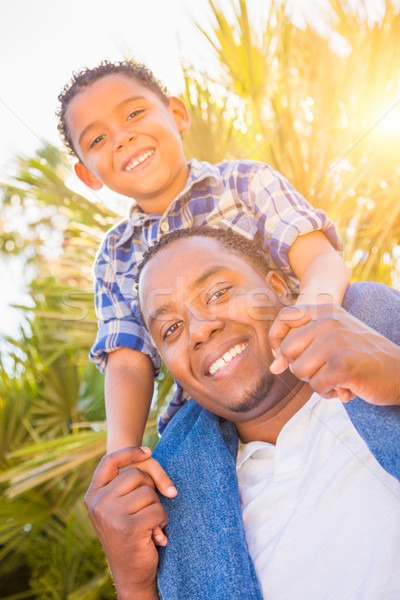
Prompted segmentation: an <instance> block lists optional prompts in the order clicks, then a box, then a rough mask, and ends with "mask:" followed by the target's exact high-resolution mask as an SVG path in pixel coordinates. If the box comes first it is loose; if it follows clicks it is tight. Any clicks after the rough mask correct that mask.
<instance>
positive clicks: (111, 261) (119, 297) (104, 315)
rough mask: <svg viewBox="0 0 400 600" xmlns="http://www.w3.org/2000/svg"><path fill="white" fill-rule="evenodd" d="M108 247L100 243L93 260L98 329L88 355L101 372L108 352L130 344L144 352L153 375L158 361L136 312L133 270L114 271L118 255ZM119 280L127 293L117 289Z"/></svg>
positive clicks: (134, 348) (132, 348) (156, 371)
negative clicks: (124, 272)
mask: <svg viewBox="0 0 400 600" xmlns="http://www.w3.org/2000/svg"><path fill="white" fill-rule="evenodd" d="M110 247H111V245H110V244H109V246H108V247H107V246H106V245H103V247H102V249H101V251H100V253H99V255H98V257H97V259H96V262H95V264H94V275H95V308H96V315H97V319H98V331H97V337H96V340H95V342H94V344H93V346H92V348H91V350H90V353H89V358H90V360H91V361H93V362H94V363H95V364H96V366H97V367H98V369H99V370H100V371H101V372H102V373H104V371H105V368H106V365H107V355H108V353H109V352H113V351H114V350H118V349H120V348H130V349H131V350H137V351H139V352H143V353H144V354H147V355H148V356H149V357H150V359H151V361H152V363H153V367H154V371H155V375H157V374H158V371H159V370H160V366H161V361H160V357H159V355H158V353H157V351H156V349H155V348H154V345H153V343H152V341H151V338H150V336H149V334H148V333H147V331H146V329H145V328H144V327H143V326H142V324H141V321H140V317H139V315H138V311H137V307H136V294H135V286H134V277H135V276H134V273H133V272H132V274H131V275H130V277H129V275H128V274H125V275H119V276H118V275H117V274H116V265H117V264H118V260H121V257H118V255H117V253H116V252H115V249H112V250H110ZM128 278H129V279H130V281H129V282H127V279H128ZM120 283H121V284H122V283H123V284H124V289H125V288H126V289H129V291H130V297H127V295H126V292H123V291H122V290H121V287H120Z"/></svg>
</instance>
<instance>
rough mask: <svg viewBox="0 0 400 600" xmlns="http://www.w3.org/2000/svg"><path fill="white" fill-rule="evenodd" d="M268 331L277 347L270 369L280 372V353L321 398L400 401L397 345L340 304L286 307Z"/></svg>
mask: <svg viewBox="0 0 400 600" xmlns="http://www.w3.org/2000/svg"><path fill="white" fill-rule="evenodd" d="M269 336H270V342H271V347H272V348H274V349H278V352H277V355H276V359H275V360H274V362H273V363H272V364H271V366H270V370H271V372H272V373H276V374H277V373H280V372H281V371H282V361H281V357H283V358H284V359H285V360H286V361H288V362H289V365H290V370H291V371H292V372H293V373H294V375H296V377H298V378H299V379H302V380H303V381H307V382H309V384H310V385H311V387H312V388H313V389H314V390H315V391H316V392H318V393H319V394H320V395H321V396H323V397H325V398H332V397H334V396H338V397H339V398H340V399H341V400H342V402H348V401H349V400H351V398H352V397H354V396H360V397H361V398H362V399H363V400H365V401H366V402H370V403H371V404H379V405H396V404H400V373H399V372H400V347H399V346H397V345H396V344H394V343H393V342H390V341H389V340H387V339H386V338H385V337H383V336H381V335H380V334H379V333H377V332H376V331H374V330H373V329H371V328H370V327H368V326H367V325H365V323H362V322H361V321H359V320H358V319H356V318H355V317H353V316H352V315H350V314H349V313H348V312H346V311H345V310H344V309H343V308H341V307H340V306H338V305H334V304H323V305H320V306H292V307H288V308H284V309H282V310H281V311H280V313H279V315H278V317H277V318H276V320H275V321H274V323H273V324H272V326H271V329H270V333H269Z"/></svg>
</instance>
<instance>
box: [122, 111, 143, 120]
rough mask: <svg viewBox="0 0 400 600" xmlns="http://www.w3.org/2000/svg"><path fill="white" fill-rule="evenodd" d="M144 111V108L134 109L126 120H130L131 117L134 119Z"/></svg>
mask: <svg viewBox="0 0 400 600" xmlns="http://www.w3.org/2000/svg"><path fill="white" fill-rule="evenodd" d="M142 112H143V110H134V111H133V112H131V113H130V115H128V118H127V119H126V120H127V121H129V120H130V119H134V118H135V117H136V116H137V115H140V113H142Z"/></svg>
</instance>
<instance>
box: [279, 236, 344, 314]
mask: <svg viewBox="0 0 400 600" xmlns="http://www.w3.org/2000/svg"><path fill="white" fill-rule="evenodd" d="M288 258H289V262H290V266H291V267H292V269H293V272H294V273H295V275H296V277H297V278H298V279H299V281H300V296H299V298H298V300H297V304H323V303H325V302H333V303H335V304H342V301H343V298H344V295H345V293H346V290H347V288H348V286H349V283H350V280H349V274H348V271H347V267H346V265H345V263H344V261H343V259H342V258H341V257H340V256H339V254H338V253H337V252H336V250H335V249H334V248H333V246H332V245H331V244H330V242H329V241H328V239H327V238H326V236H325V235H324V234H323V233H322V232H321V231H313V232H311V233H307V234H305V235H300V236H298V238H297V239H296V241H295V242H294V244H293V246H292V247H291V249H290V250H289V252H288Z"/></svg>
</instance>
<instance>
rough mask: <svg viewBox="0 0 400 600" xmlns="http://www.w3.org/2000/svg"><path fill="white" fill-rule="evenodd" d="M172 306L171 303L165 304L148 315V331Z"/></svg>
mask: <svg viewBox="0 0 400 600" xmlns="http://www.w3.org/2000/svg"><path fill="white" fill-rule="evenodd" d="M172 306H173V304H172V302H167V303H166V304H164V305H163V306H160V308H157V310H156V311H154V312H153V313H152V314H151V315H149V325H148V327H149V329H150V327H151V326H152V325H153V323H154V321H157V319H159V318H160V317H161V316H162V315H165V313H167V312H168V311H169V310H170V309H171V307H172Z"/></svg>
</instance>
